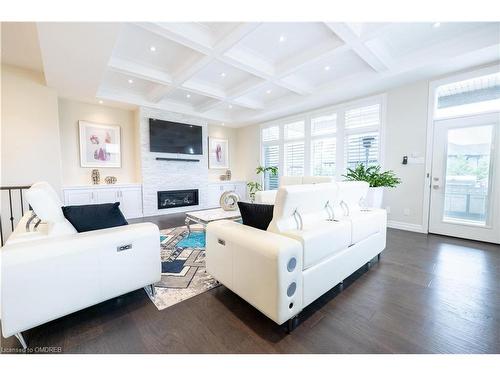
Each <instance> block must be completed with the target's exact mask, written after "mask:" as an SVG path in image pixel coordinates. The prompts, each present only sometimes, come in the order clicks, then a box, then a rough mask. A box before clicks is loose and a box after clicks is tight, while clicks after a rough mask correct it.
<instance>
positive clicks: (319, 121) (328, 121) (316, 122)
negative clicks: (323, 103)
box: [311, 113, 337, 137]
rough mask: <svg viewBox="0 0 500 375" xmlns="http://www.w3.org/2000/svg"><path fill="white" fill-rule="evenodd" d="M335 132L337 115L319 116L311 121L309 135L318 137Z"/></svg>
mask: <svg viewBox="0 0 500 375" xmlns="http://www.w3.org/2000/svg"><path fill="white" fill-rule="evenodd" d="M336 130H337V114H336V113H334V114H331V115H327V116H319V117H315V118H312V119H311V135H312V136H313V137H314V136H319V135H325V134H332V133H335V131H336Z"/></svg>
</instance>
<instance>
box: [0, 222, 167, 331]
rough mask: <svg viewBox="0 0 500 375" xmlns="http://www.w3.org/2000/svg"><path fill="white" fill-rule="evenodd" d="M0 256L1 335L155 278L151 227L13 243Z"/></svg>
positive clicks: (155, 234)
mask: <svg viewBox="0 0 500 375" xmlns="http://www.w3.org/2000/svg"><path fill="white" fill-rule="evenodd" d="M124 246H125V248H123V247H124ZM127 247H129V248H127ZM1 256H2V265H1V267H2V268H1V271H2V272H1V273H2V275H1V277H2V283H1V287H2V333H3V335H4V337H9V336H11V335H12V334H14V333H18V332H21V331H24V330H26V329H29V328H32V327H35V326H37V325H40V324H43V323H45V322H48V321H50V320H53V319H56V318H59V317H61V316H64V315H67V314H70V313H72V312H75V311H78V310H81V309H83V308H85V307H88V306H92V305H94V304H96V303H99V302H102V301H105V300H107V299H110V298H113V297H116V296H119V295H122V294H124V293H128V292H130V291H133V290H136V289H139V288H141V287H144V286H146V285H149V284H153V283H155V282H157V281H159V280H160V278H161V261H160V235H159V230H158V227H157V226H156V225H155V224H152V223H141V224H133V225H127V226H121V227H116V228H109V229H103V230H96V231H91V232H85V233H77V234H72V235H64V236H60V237H51V238H45V239H41V240H34V241H26V242H21V243H14V244H12V245H6V246H4V247H3V248H2V249H1Z"/></svg>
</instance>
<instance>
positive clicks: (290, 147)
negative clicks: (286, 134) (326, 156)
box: [285, 142, 304, 176]
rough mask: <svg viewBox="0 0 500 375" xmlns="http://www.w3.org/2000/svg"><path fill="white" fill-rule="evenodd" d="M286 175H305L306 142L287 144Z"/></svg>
mask: <svg viewBox="0 0 500 375" xmlns="http://www.w3.org/2000/svg"><path fill="white" fill-rule="evenodd" d="M285 175H287V176H302V175H304V142H293V143H286V144H285Z"/></svg>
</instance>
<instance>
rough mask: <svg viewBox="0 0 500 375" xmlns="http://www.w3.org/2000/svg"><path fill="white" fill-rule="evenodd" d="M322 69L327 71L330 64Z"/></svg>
mask: <svg viewBox="0 0 500 375" xmlns="http://www.w3.org/2000/svg"><path fill="white" fill-rule="evenodd" d="M323 69H325V70H326V71H329V70H330V69H331V68H330V65H327V66H325V67H324V68H323Z"/></svg>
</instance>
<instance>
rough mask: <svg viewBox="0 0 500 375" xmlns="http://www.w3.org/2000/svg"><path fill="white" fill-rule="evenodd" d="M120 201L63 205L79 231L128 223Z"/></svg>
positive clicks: (66, 214)
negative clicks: (121, 209)
mask: <svg viewBox="0 0 500 375" xmlns="http://www.w3.org/2000/svg"><path fill="white" fill-rule="evenodd" d="M119 206H120V202H116V203H104V204H88V205H84V206H66V207H63V208H62V210H63V213H64V216H65V217H66V218H67V219H68V220H69V222H70V223H71V224H73V226H74V227H75V228H76V230H77V231H78V232H88V231H91V230H98V229H106V228H112V227H119V226H122V225H127V224H128V222H127V220H125V217H124V216H123V214H122V212H121V211H120V208H119Z"/></svg>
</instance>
